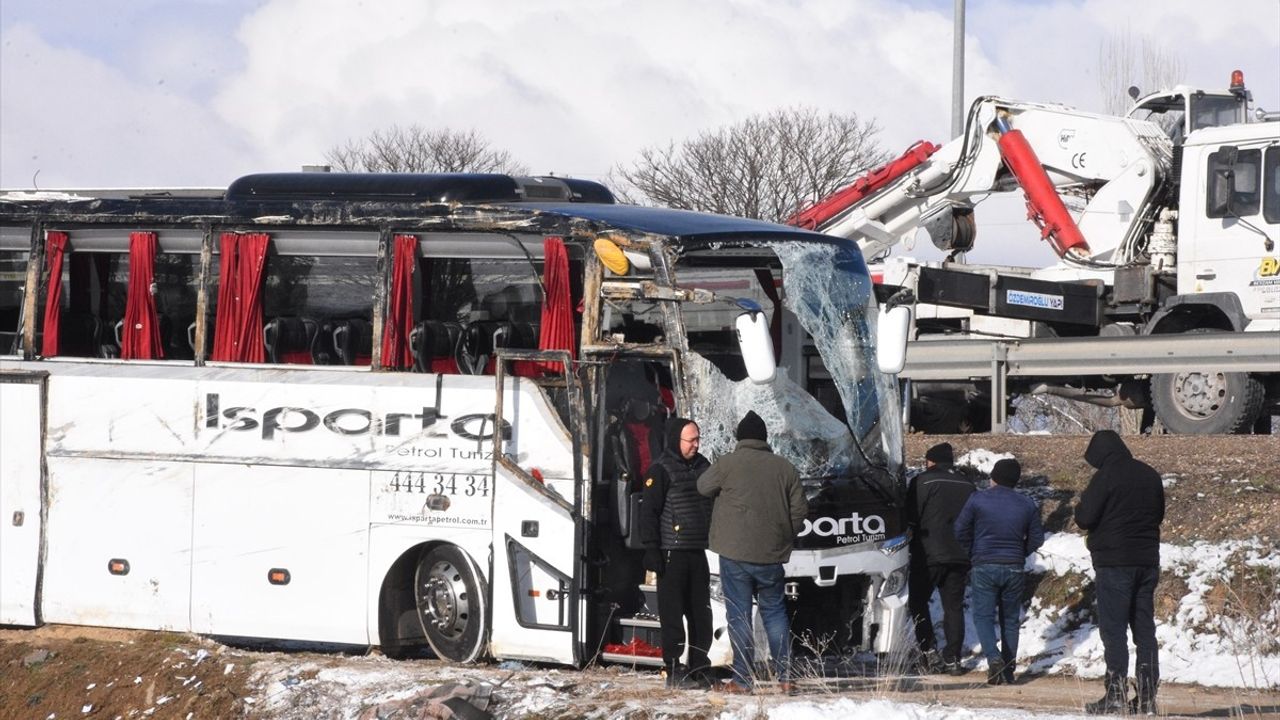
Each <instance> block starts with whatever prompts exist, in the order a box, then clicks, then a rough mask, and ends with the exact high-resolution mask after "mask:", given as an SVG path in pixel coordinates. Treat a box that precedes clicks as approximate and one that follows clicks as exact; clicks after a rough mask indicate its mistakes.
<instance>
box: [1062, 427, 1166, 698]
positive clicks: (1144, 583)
mask: <svg viewBox="0 0 1280 720" xmlns="http://www.w3.org/2000/svg"><path fill="white" fill-rule="evenodd" d="M1084 459H1085V460H1086V461H1088V463H1089V464H1090V465H1092V466H1093V467H1095V468H1097V472H1095V473H1094V474H1093V479H1091V480H1090V481H1089V486H1088V487H1087V488H1085V490H1084V492H1083V493H1082V494H1081V495H1080V504H1079V505H1077V506H1076V512H1075V516H1076V525H1079V526H1080V527H1081V528H1082V529H1084V530H1086V531H1088V533H1089V539H1088V546H1089V553H1090V555H1092V557H1093V570H1094V574H1095V581H1094V585H1095V588H1096V590H1097V595H1098V632H1099V634H1100V635H1101V636H1102V646H1103V656H1104V658H1105V660H1106V663H1107V674H1106V680H1105V682H1106V694H1105V695H1103V696H1102V698H1101V699H1100V700H1098V701H1097V702H1092V703H1088V704H1087V705H1085V711H1086V712H1088V713H1090V714H1095V715H1101V714H1108V713H1121V714H1123V713H1126V712H1136V713H1140V714H1155V713H1156V687H1157V686H1158V685H1159V682H1160V663H1159V658H1158V654H1157V649H1156V624H1155V590H1156V582H1157V580H1159V577H1160V523H1161V522H1163V521H1164V484H1163V483H1162V482H1161V480H1160V474H1159V473H1157V472H1156V471H1155V470H1153V469H1152V468H1151V466H1149V465H1147V464H1146V463H1143V462H1140V461H1138V460H1135V459H1134V458H1133V455H1131V454H1130V453H1129V448H1127V447H1126V446H1125V444H1124V441H1123V440H1121V439H1120V436H1119V435H1117V434H1116V433H1114V432H1112V431H1111V430H1100V431H1098V432H1097V433H1094V435H1093V439H1091V440H1090V441H1089V447H1088V448H1087V449H1085V451H1084ZM1126 630H1132V631H1133V644H1134V645H1135V647H1136V658H1135V660H1136V663H1135V667H1134V671H1135V675H1136V677H1137V684H1138V695H1137V697H1136V698H1135V699H1134V701H1133V703H1132V704H1129V703H1127V701H1126V689H1127V688H1126V687H1125V684H1126V682H1127V678H1128V674H1129V648H1128V638H1127V637H1126Z"/></svg>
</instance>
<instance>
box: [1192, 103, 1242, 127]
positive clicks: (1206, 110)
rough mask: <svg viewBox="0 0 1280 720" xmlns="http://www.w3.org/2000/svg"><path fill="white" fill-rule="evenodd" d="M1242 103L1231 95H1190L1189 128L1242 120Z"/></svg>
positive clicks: (1220, 124)
mask: <svg viewBox="0 0 1280 720" xmlns="http://www.w3.org/2000/svg"><path fill="white" fill-rule="evenodd" d="M1243 107H1244V106H1243V103H1241V102H1240V100H1239V99H1237V98H1235V97H1232V96H1224V95H1193V96H1191V129H1192V130H1199V129H1200V128H1207V127H1220V126H1222V125H1233V124H1235V123H1240V122H1244V121H1245V118H1244V112H1243Z"/></svg>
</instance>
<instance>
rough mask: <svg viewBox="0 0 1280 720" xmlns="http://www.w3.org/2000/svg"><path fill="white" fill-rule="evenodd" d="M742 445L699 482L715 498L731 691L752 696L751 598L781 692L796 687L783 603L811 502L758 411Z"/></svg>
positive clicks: (743, 429) (749, 419) (746, 424)
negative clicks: (794, 542) (786, 565)
mask: <svg viewBox="0 0 1280 720" xmlns="http://www.w3.org/2000/svg"><path fill="white" fill-rule="evenodd" d="M737 438H738V446H737V447H736V448H734V450H733V452H731V453H729V454H728V455H725V456H724V457H722V458H720V459H719V460H717V461H716V462H715V463H714V464H713V465H712V466H711V468H710V469H708V470H707V471H706V472H705V473H703V474H702V477H700V478H698V492H700V493H702V494H703V495H706V496H708V497H712V498H715V505H714V507H713V509H712V513H711V549H712V550H713V551H715V552H716V553H717V554H719V555H720V586H721V588H722V589H723V591H724V603H725V612H726V614H727V615H728V618H727V619H728V621H729V644H730V645H731V646H732V647H733V680H732V681H731V682H729V684H728V685H727V686H726V688H725V689H726V690H727V691H728V692H731V693H743V694H745V693H750V692H751V691H752V687H753V678H752V673H751V666H752V664H753V663H754V661H755V648H754V647H753V646H752V622H751V600H752V598H753V597H754V598H755V600H756V602H757V603H758V604H759V605H760V617H761V619H762V620H764V629H765V634H766V635H768V637H769V651H770V653H771V654H772V655H773V669H774V674H775V675H776V676H777V679H778V681H779V685H780V688H781V690H782V692H784V693H790V692H792V690H793V686H792V684H791V623H790V621H789V620H788V619H787V608H786V606H785V604H784V600H783V589H784V586H785V584H786V575H785V574H784V572H783V569H782V566H783V564H784V563H786V562H787V560H788V559H790V558H791V544H792V540H794V539H795V536H796V534H797V533H799V532H800V531H801V530H803V529H804V518H805V516H806V515H808V514H809V503H808V501H807V500H805V497H804V487H803V486H802V485H801V484H800V474H799V473H798V472H796V468H795V466H794V465H792V464H791V463H790V462H788V461H787V459H786V458H783V457H780V456H778V455H774V454H773V451H772V450H771V449H770V448H769V443H768V442H766V439H767V438H768V430H767V428H766V427H765V424H764V420H762V419H760V416H759V415H757V414H755V412H753V411H749V412H747V414H746V416H744V417H743V418H742V422H740V423H738V431H737Z"/></svg>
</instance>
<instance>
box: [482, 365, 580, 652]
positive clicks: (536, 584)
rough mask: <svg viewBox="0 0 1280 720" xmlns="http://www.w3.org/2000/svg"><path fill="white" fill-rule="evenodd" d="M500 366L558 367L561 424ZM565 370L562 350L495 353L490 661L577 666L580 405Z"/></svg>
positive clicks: (532, 390)
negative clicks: (531, 363) (564, 408)
mask: <svg viewBox="0 0 1280 720" xmlns="http://www.w3.org/2000/svg"><path fill="white" fill-rule="evenodd" d="M505 360H516V361H522V362H529V361H543V362H546V361H555V362H557V363H560V364H561V366H562V367H563V368H565V370H564V372H563V381H564V393H565V394H564V398H563V399H564V401H565V402H564V405H566V406H567V412H566V413H565V418H566V419H565V421H563V422H562V420H561V416H560V414H559V413H557V411H556V410H555V408H554V407H553V406H552V403H551V402H549V401H548V396H547V395H545V394H544V393H543V392H542V391H541V390H540V389H539V388H538V387H537V386H535V385H533V384H532V383H530V382H528V381H525V380H515V382H511V381H509V380H508V379H507V377H508V373H507V371H506V369H505V368H504V366H505V365H507V363H506V362H504V361H505ZM569 363H570V357H569V354H568V353H566V352H563V351H516V350H501V351H499V362H498V368H497V389H498V394H497V398H498V401H497V407H496V412H495V432H494V436H493V437H494V445H493V457H494V492H493V546H492V558H491V562H492V565H491V569H490V574H489V577H490V581H491V591H492V600H491V608H492V622H491V624H490V628H491V630H490V633H491V634H490V643H491V652H492V654H493V655H494V656H497V657H504V658H511V657H517V658H526V659H531V660H544V661H549V662H556V663H564V664H570V665H579V664H581V662H582V651H581V641H582V638H583V637H584V627H585V623H586V609H585V608H586V604H585V602H584V600H583V592H582V580H583V577H584V573H583V565H584V558H585V555H586V550H585V547H584V544H585V526H584V520H583V518H584V507H583V503H584V502H585V500H584V495H583V492H582V490H581V487H582V484H581V483H582V475H583V469H582V442H581V424H582V420H581V418H582V398H581V394H580V392H579V390H578V386H577V384H576V383H575V381H574V378H573V376H572V374H571V370H570V369H569V368H570V364H569ZM566 436H567V437H566ZM556 445H561V446H563V447H555V446H556ZM563 450H568V451H569V453H565V452H563ZM566 455H568V456H566ZM552 458H554V459H552ZM548 460H550V462H548ZM536 463H545V464H547V467H546V468H541V467H538V466H537V465H536ZM557 476H558V477H557Z"/></svg>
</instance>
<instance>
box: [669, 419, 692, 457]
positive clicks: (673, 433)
mask: <svg viewBox="0 0 1280 720" xmlns="http://www.w3.org/2000/svg"><path fill="white" fill-rule="evenodd" d="M692 424H693V421H692V420H690V419H688V418H681V417H675V418H671V419H670V420H668V421H667V427H666V429H665V431H664V432H663V436H662V440H663V442H664V443H666V444H665V445H663V448H665V449H666V451H667V452H669V453H671V454H672V455H675V456H676V457H678V458H680V459H681V460H684V457H683V456H682V455H680V433H682V432H684V426H685V425H692Z"/></svg>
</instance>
